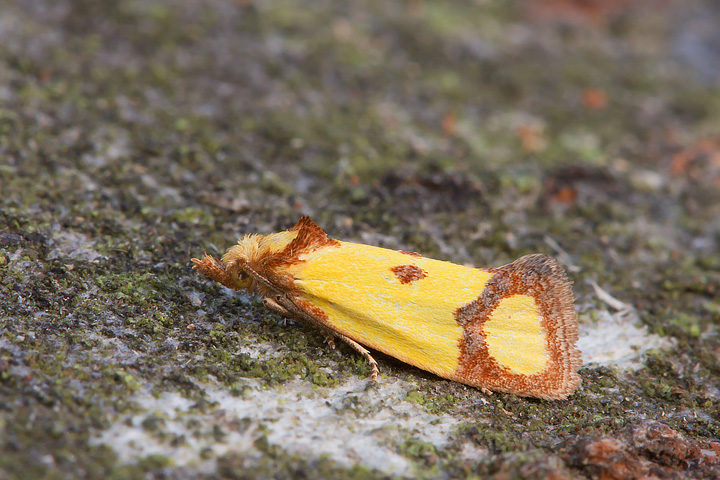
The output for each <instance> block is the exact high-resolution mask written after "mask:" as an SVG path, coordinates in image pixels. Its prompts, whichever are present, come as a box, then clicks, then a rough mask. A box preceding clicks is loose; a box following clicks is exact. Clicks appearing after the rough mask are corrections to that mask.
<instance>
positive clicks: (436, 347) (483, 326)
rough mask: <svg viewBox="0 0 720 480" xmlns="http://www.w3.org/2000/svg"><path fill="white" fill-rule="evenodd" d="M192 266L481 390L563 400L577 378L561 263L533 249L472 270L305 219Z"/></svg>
mask: <svg viewBox="0 0 720 480" xmlns="http://www.w3.org/2000/svg"><path fill="white" fill-rule="evenodd" d="M192 262H193V263H194V267H193V268H195V269H196V270H197V271H198V272H200V273H201V274H203V275H205V276H206V277H209V278H211V279H214V280H216V281H218V282H220V283H221V284H222V285H224V286H226V287H228V288H231V289H234V290H241V289H247V290H249V291H254V292H257V293H259V294H260V295H261V296H262V297H263V303H264V305H265V306H266V307H267V308H269V309H270V310H272V311H274V312H277V313H278V314H280V315H282V316H285V317H288V318H292V319H295V320H298V321H300V322H304V323H306V324H309V325H312V326H313V327H315V328H317V329H318V330H319V331H320V332H321V333H322V334H323V335H324V336H325V338H326V339H327V341H328V343H329V344H330V345H331V346H334V343H333V340H334V339H335V338H338V339H340V340H341V341H343V342H345V343H347V344H348V345H349V346H350V347H352V348H353V349H354V350H356V351H357V352H358V353H360V354H361V355H362V356H363V357H365V358H366V359H367V361H368V362H369V363H370V365H371V367H372V379H373V380H376V379H377V375H378V364H377V362H376V361H375V359H374V358H373V356H372V354H371V353H370V351H369V350H368V348H370V349H373V350H377V351H380V352H383V353H385V354H387V355H390V356H392V357H395V358H397V359H399V360H401V361H403V362H405V363H408V364H410V365H413V366H415V367H417V368H420V369H422V370H426V371H428V372H432V373H434V374H436V375H438V376H440V377H443V378H446V379H449V380H454V381H457V382H460V383H464V384H467V385H471V386H473V387H477V388H480V389H481V390H483V391H486V392H487V391H500V392H507V393H512V394H516V395H524V396H531V397H538V398H544V399H565V398H567V396H568V395H570V394H572V393H573V392H574V391H575V389H576V388H577V387H578V386H579V385H580V383H581V379H580V376H579V375H578V372H577V371H578V369H579V368H580V365H581V363H582V361H581V355H580V351H579V350H578V348H577V340H578V320H577V314H576V313H575V309H574V306H573V301H574V299H573V293H572V289H571V283H570V282H569V281H568V279H567V277H566V275H565V271H564V269H563V268H562V266H561V265H560V264H559V263H558V262H557V260H555V259H554V258H552V257H549V256H547V255H543V254H533V255H526V256H524V257H521V258H519V259H518V260H516V261H514V262H512V263H510V264H508V265H504V266H500V267H496V268H489V269H483V268H472V267H466V266H462V265H456V264H453V263H450V262H445V261H440V260H433V259H429V258H425V257H423V256H422V255H420V254H418V253H415V252H406V251H397V250H390V249H385V248H379V247H374V246H370V245H363V244H358V243H351V242H344V241H340V240H335V239H332V238H328V236H327V235H326V233H325V232H324V231H323V230H322V228H320V227H319V226H318V225H316V224H315V223H314V222H313V221H312V220H311V219H310V218H309V217H306V216H303V217H302V218H301V219H300V220H299V221H298V222H297V223H296V224H295V225H294V226H293V227H292V228H290V229H289V230H286V231H283V232H279V233H272V234H269V235H258V234H250V235H245V236H244V237H242V238H241V239H240V240H239V241H238V243H237V244H236V245H234V246H232V247H230V248H229V249H228V250H227V252H226V253H225V255H223V257H222V259H218V258H215V257H212V256H209V255H207V254H206V255H205V257H204V258H202V259H197V258H193V259H192Z"/></svg>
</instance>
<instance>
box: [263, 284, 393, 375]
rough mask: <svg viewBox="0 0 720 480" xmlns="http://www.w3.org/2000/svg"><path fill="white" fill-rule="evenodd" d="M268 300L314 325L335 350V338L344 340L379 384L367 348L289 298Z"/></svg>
mask: <svg viewBox="0 0 720 480" xmlns="http://www.w3.org/2000/svg"><path fill="white" fill-rule="evenodd" d="M268 300H269V302H268V303H267V304H269V303H270V302H272V304H275V305H277V306H278V307H280V308H282V309H283V310H284V311H285V312H287V316H289V317H292V318H296V319H298V320H300V321H302V322H305V323H307V324H308V325H312V326H313V327H315V328H317V329H318V330H320V332H321V333H322V334H323V336H324V337H325V341H327V343H328V345H330V346H331V347H332V348H335V341H334V337H337V338H339V339H340V340H342V341H343V342H345V343H347V344H348V345H350V347H351V348H352V349H353V350H355V351H356V352H358V353H359V354H360V355H362V356H363V357H364V358H365V360H367V361H368V363H369V364H370V367H372V372H371V373H370V377H371V378H372V380H373V381H374V382H377V377H378V372H379V370H378V364H377V362H376V361H375V359H374V358H373V357H372V355H370V352H369V351H368V350H367V349H366V348H365V347H363V346H362V345H360V344H359V343H357V342H356V341H355V340H353V339H351V338H349V337H346V336H345V335H343V334H341V333H338V332H336V331H335V330H333V329H331V328H329V327H328V326H326V325H325V324H324V323H322V322H320V321H319V320H317V319H316V318H315V317H313V316H312V315H310V314H309V313H308V312H306V311H304V310H301V309H299V308H298V307H297V306H296V305H295V304H294V303H293V302H292V300H290V299H289V298H287V297H285V296H283V295H276V296H275V298H274V299H269V298H266V299H265V300H264V301H263V302H266V301H268ZM267 304H266V305H267ZM268 308H274V307H271V306H269V307H268ZM276 311H277V312H280V310H276ZM283 315H285V314H283Z"/></svg>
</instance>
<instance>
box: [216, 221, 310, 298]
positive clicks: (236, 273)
mask: <svg viewBox="0 0 720 480" xmlns="http://www.w3.org/2000/svg"><path fill="white" fill-rule="evenodd" d="M297 234H298V232H297V231H290V230H288V231H284V232H280V233H273V234H270V235H258V234H251V235H245V236H244V237H242V238H241V239H240V240H238V243H237V245H234V246H232V247H230V248H229V249H228V251H227V252H226V253H225V255H223V257H222V261H223V263H224V264H225V266H226V268H227V270H228V272H230V274H231V275H232V276H233V284H234V285H235V286H236V287H237V288H236V289H238V290H239V289H240V288H251V287H252V285H253V278H252V275H250V273H249V272H250V271H255V272H258V273H260V274H261V275H262V274H264V273H266V272H265V265H266V263H267V262H268V260H270V259H271V258H276V257H278V256H281V255H282V252H284V250H285V248H286V247H287V246H288V245H289V244H290V242H292V241H293V239H294V238H295V237H297Z"/></svg>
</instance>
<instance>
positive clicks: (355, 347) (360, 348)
mask: <svg viewBox="0 0 720 480" xmlns="http://www.w3.org/2000/svg"><path fill="white" fill-rule="evenodd" d="M335 335H336V336H337V337H338V338H339V339H340V340H342V341H343V342H345V343H347V344H348V345H350V347H352V349H353V350H355V351H356V352H358V353H359V354H360V355H362V356H363V357H365V360H367V361H368V363H369V364H370V367H372V372H371V373H370V378H372V381H373V382H377V377H378V372H379V370H378V364H377V362H376V361H375V359H374V358H373V357H372V355H370V352H369V351H368V350H367V349H366V348H365V347H363V346H362V345H360V344H359V343H357V342H356V341H355V340H353V339H352V338H348V337H346V336H345V335H342V334H340V333H335Z"/></svg>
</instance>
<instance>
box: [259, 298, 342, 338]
mask: <svg viewBox="0 0 720 480" xmlns="http://www.w3.org/2000/svg"><path fill="white" fill-rule="evenodd" d="M278 301H282V297H280V296H279V295H278V296H276V297H275V299H272V298H270V297H265V298H263V305H265V307H266V308H268V309H269V310H272V311H273V312H275V313H278V314H280V315H282V316H283V317H287V318H296V319H299V320H300V321H302V322H303V323H307V324H310V325H312V326H313V327H315V328H317V329H318V330H320V333H322V335H323V337H325V341H326V342H327V344H328V345H330V346H331V347H332V348H333V349H334V348H335V335H336V334H335V332H333V331H331V330H329V329H328V328H327V327H326V326H325V325H323V324H321V323H318V322H317V321H314V320H310V319H308V318H305V317H306V316H302V317H301V316H299V315H293V313H292V312H290V310H288V309H287V308H285V307H284V306H282V305H280V303H278Z"/></svg>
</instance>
